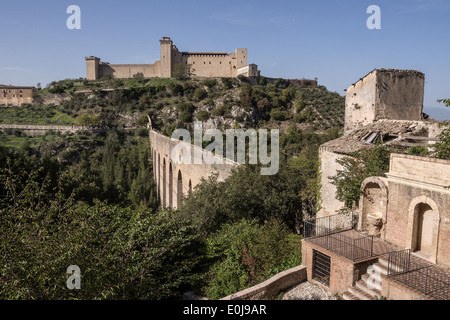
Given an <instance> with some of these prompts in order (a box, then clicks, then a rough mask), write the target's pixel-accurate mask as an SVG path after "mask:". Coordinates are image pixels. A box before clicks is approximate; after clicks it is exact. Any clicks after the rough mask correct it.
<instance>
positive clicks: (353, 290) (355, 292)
mask: <svg viewBox="0 0 450 320" xmlns="http://www.w3.org/2000/svg"><path fill="white" fill-rule="evenodd" d="M372 266H373V267H374V268H377V269H378V270H379V272H380V275H381V281H383V279H384V278H386V277H387V270H388V258H387V257H380V258H379V259H378V261H377V262H375V263H374V264H372ZM371 276H372V274H369V273H366V274H364V275H362V276H361V280H358V281H357V282H356V283H355V285H354V286H353V287H350V288H348V290H347V291H346V292H344V294H343V296H342V298H343V299H344V300H379V299H381V298H382V296H381V291H380V290H378V289H376V288H369V286H368V281H372V279H370V277H371Z"/></svg>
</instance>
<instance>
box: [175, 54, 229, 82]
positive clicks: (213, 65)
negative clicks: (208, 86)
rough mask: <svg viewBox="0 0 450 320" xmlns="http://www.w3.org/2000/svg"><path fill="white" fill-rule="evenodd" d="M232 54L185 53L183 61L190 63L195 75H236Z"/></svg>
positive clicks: (225, 76) (226, 76)
mask: <svg viewBox="0 0 450 320" xmlns="http://www.w3.org/2000/svg"><path fill="white" fill-rule="evenodd" d="M235 60H236V59H234V54H230V55H228V54H186V55H184V57H183V60H182V61H184V63H185V64H186V63H187V64H190V65H191V66H192V69H193V70H194V74H195V76H196V77H224V78H231V77H236V76H237V69H236V62H235Z"/></svg>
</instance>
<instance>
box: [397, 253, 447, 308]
mask: <svg viewBox="0 0 450 320" xmlns="http://www.w3.org/2000/svg"><path fill="white" fill-rule="evenodd" d="M388 277H390V278H393V279H395V280H397V281H399V282H401V283H403V284H405V285H407V286H409V287H411V288H414V289H416V290H419V291H421V292H423V293H424V294H426V295H430V296H431V297H433V298H435V299H438V300H449V291H450V276H449V275H447V274H444V273H441V272H439V271H436V270H433V269H432V268H431V267H429V266H425V265H423V264H420V263H417V262H413V261H411V251H410V250H409V249H408V250H402V251H396V252H390V253H389V260H388Z"/></svg>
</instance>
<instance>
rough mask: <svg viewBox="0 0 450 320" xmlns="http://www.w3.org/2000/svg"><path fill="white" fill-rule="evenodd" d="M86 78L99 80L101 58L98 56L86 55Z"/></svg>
mask: <svg viewBox="0 0 450 320" xmlns="http://www.w3.org/2000/svg"><path fill="white" fill-rule="evenodd" d="M85 59H86V79H87V80H97V79H99V78H100V74H99V64H100V58H97V57H93V56H90V57H86V58H85Z"/></svg>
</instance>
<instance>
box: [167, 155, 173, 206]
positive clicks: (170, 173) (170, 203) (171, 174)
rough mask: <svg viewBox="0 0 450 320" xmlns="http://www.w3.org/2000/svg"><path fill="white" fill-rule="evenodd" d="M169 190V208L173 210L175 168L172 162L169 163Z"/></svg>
mask: <svg viewBox="0 0 450 320" xmlns="http://www.w3.org/2000/svg"><path fill="white" fill-rule="evenodd" d="M168 187H169V189H168V191H167V194H168V195H169V197H168V198H169V199H168V204H167V206H168V207H169V208H173V166H172V161H169V186H168Z"/></svg>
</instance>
